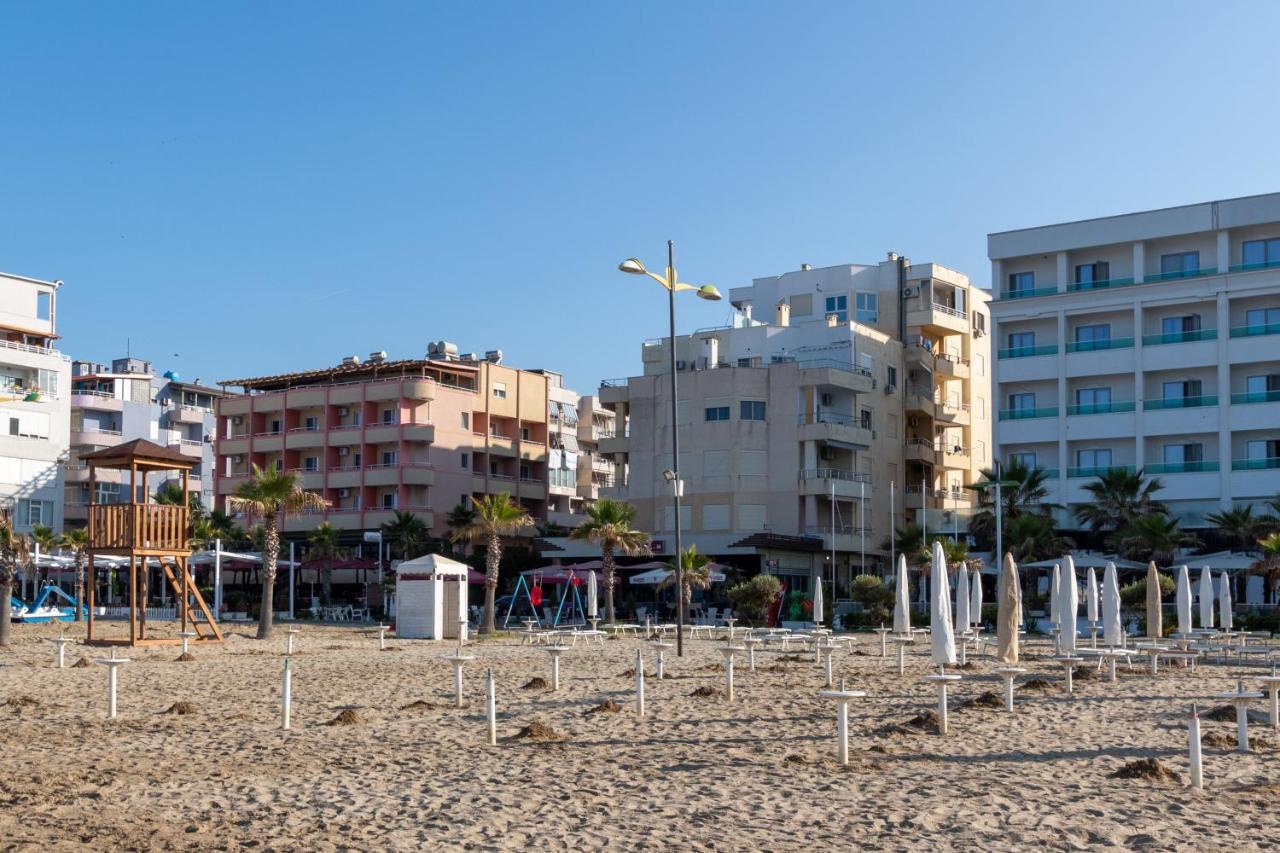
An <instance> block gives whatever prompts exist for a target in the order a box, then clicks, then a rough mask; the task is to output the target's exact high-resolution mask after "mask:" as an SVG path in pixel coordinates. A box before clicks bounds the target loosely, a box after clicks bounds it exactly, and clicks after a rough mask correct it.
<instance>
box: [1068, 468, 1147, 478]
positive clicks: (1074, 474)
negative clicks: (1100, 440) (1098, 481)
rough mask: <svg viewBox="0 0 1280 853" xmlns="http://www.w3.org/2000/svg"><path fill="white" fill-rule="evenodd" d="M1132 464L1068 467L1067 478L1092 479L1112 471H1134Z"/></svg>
mask: <svg viewBox="0 0 1280 853" xmlns="http://www.w3.org/2000/svg"><path fill="white" fill-rule="evenodd" d="M1133 470H1134V467H1133V466H1132V465H1094V466H1088V467H1084V468H1068V469H1067V478H1068V479H1071V480H1081V479H1092V478H1093V477H1101V476H1102V475H1103V474H1107V473H1109V472H1111V471H1128V472H1131V473H1132V472H1133Z"/></svg>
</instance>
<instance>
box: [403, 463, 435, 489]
mask: <svg viewBox="0 0 1280 853" xmlns="http://www.w3.org/2000/svg"><path fill="white" fill-rule="evenodd" d="M401 473H402V476H403V480H404V483H405V485H407V486H434V485H435V482H436V472H435V469H434V468H433V467H431V466H430V465H415V464H410V465H406V466H404V467H403V468H402V469H401Z"/></svg>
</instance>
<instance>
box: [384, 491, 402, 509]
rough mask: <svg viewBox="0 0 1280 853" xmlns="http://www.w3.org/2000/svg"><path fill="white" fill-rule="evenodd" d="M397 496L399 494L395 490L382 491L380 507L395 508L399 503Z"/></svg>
mask: <svg viewBox="0 0 1280 853" xmlns="http://www.w3.org/2000/svg"><path fill="white" fill-rule="evenodd" d="M399 497H400V496H399V495H397V494H396V493H395V492H386V493H384V494H383V496H382V508H383V509H395V508H396V506H397V505H398V504H399V500H397V499H398V498H399Z"/></svg>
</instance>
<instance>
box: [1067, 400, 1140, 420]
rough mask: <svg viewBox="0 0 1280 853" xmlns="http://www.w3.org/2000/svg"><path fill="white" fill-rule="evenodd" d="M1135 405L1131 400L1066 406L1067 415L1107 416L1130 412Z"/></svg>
mask: <svg viewBox="0 0 1280 853" xmlns="http://www.w3.org/2000/svg"><path fill="white" fill-rule="evenodd" d="M1135 405H1136V404H1135V402H1134V401H1133V400H1127V401H1118V402H1114V403H1076V404H1074V405H1071V406H1067V415H1068V416H1075V415H1109V414H1113V413H1117V412H1132V411H1133V410H1134V407H1135Z"/></svg>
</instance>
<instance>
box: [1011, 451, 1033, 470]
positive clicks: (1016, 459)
mask: <svg viewBox="0 0 1280 853" xmlns="http://www.w3.org/2000/svg"><path fill="white" fill-rule="evenodd" d="M1014 463H1020V464H1022V465H1025V466H1026V467H1028V468H1035V467H1036V455H1035V454H1034V453H1032V452H1029V451H1027V452H1023V453H1010V454H1009V464H1011V465H1012V464H1014Z"/></svg>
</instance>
